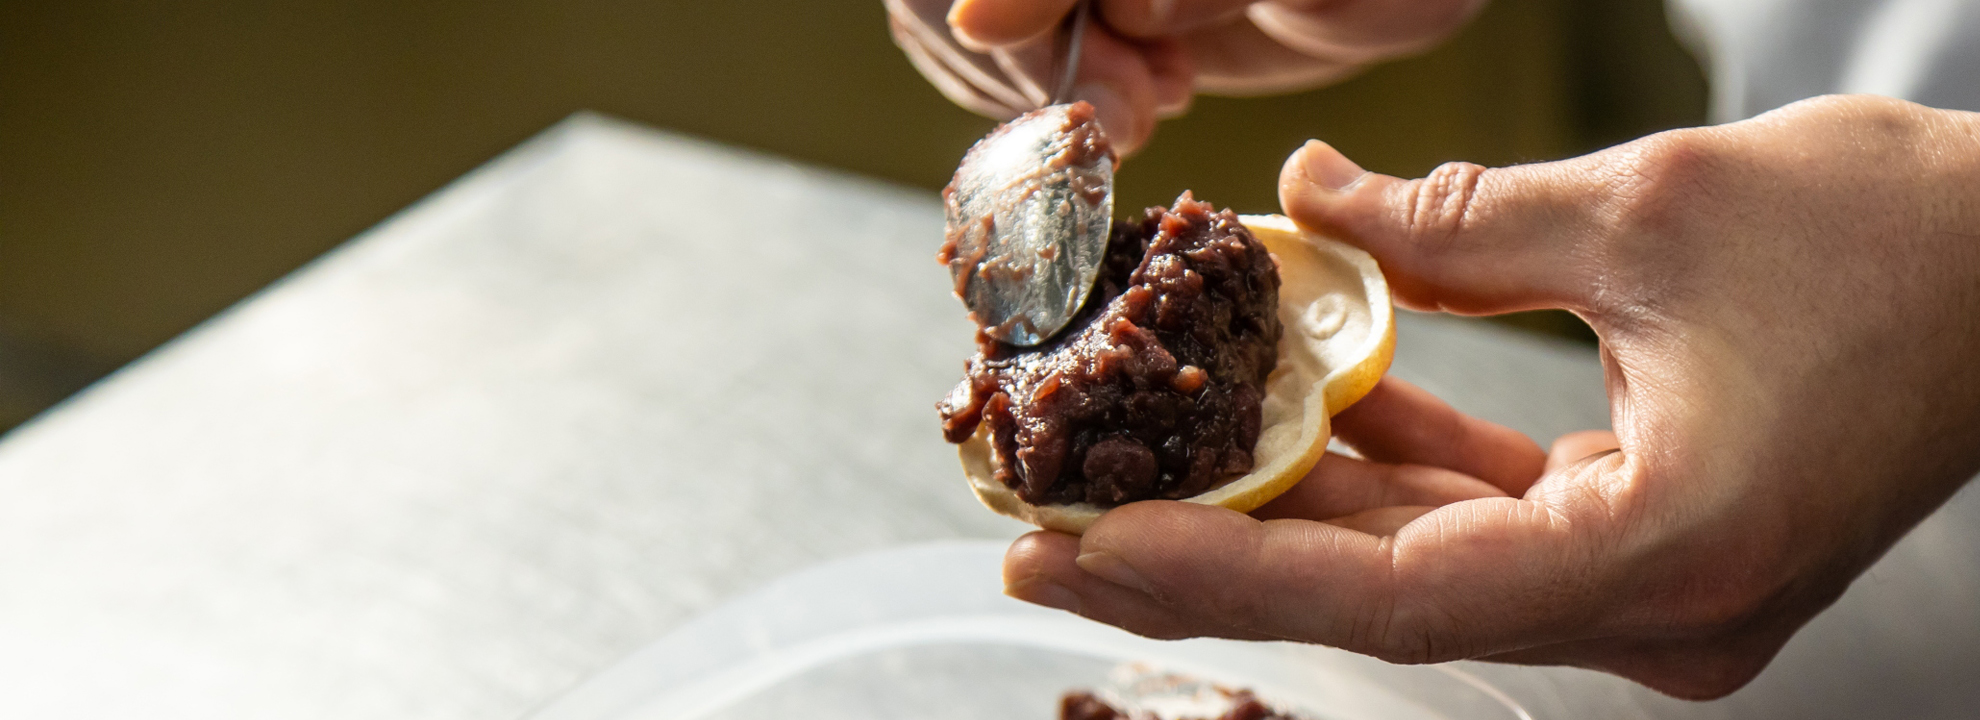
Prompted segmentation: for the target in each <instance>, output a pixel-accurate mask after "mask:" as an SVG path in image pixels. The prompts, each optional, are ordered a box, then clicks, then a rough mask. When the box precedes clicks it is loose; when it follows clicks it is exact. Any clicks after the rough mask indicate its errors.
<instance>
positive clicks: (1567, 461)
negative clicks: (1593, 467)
mask: <svg viewBox="0 0 1980 720" xmlns="http://www.w3.org/2000/svg"><path fill="white" fill-rule="evenodd" d="M1621 447H1622V442H1621V441H1620V440H1617V439H1616V434H1615V433H1614V432H1612V431H1609V430H1580V431H1577V432H1571V433H1568V434H1566V435H1562V436H1560V437H1559V438H1556V439H1555V440H1554V447H1553V448H1552V449H1551V450H1548V451H1547V472H1553V471H1554V470H1557V469H1559V468H1563V467H1567V466H1569V465H1573V464H1575V463H1577V462H1581V461H1582V460H1585V459H1588V458H1590V457H1592V456H1595V455H1600V454H1602V453H1607V452H1614V451H1616V450H1618V449H1620V448H1621Z"/></svg>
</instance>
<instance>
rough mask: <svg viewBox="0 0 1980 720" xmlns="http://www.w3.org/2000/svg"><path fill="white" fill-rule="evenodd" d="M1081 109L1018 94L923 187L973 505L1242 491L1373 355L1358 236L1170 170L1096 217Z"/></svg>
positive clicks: (1381, 315)
mask: <svg viewBox="0 0 1980 720" xmlns="http://www.w3.org/2000/svg"><path fill="white" fill-rule="evenodd" d="M1093 115H1094V113H1093V109H1092V108H1091V107H1090V106H1088V105H1085V104H1084V103H1075V104H1072V105H1066V106H1053V107H1050V108H1045V109H1042V110H1038V111H1035V112H1033V113H1029V114H1027V115H1024V116H1021V117H1020V118H1018V119H1017V120H1015V121H1013V122H1012V123H1009V124H1007V125H1005V126H1003V127H1001V128H999V129H998V130H996V131H993V132H992V133H990V135H988V136H986V137H985V138H984V139H983V141H981V142H979V143H977V145H976V146H975V147H972V148H971V149H970V151H969V153H968V154H967V155H965V156H964V162H963V164H962V166H961V167H959V168H958V169H957V172H956V176H955V179H954V180H953V181H952V182H951V183H950V186H949V187H948V189H946V190H945V191H944V193H943V197H944V200H945V204H946V205H947V219H948V227H947V229H946V232H945V240H944V243H943V245H942V249H941V251H940V252H939V253H937V259H938V260H939V261H941V262H942V263H943V264H945V265H947V266H948V267H949V271H950V275H951V277H952V279H953V280H954V282H955V293H956V296H957V297H958V298H959V299H961V300H963V304H964V306H965V307H968V308H969V309H970V317H971V319H973V320H974V321H976V324H977V351H976V355H975V356H974V357H972V358H971V359H970V360H969V362H968V364H967V366H966V372H965V376H964V378H963V380H962V382H961V383H960V384H958V385H957V386H956V388H955V390H954V391H952V392H951V393H950V394H949V395H948V397H947V398H946V399H944V400H943V401H942V402H941V403H939V404H938V409H939V410H940V412H941V418H942V430H943V434H944V435H945V436H946V437H947V438H948V440H949V441H950V442H952V443H957V444H959V445H961V454H962V460H963V468H964V474H965V475H966V476H968V478H969V480H970V486H971V488H972V489H973V490H974V491H975V492H976V495H977V497H978V498H979V499H981V500H982V501H983V502H984V504H985V505H988V506H989V507H990V508H991V509H992V510H995V511H997V512H1000V513H1003V514H1006V515H1010V516H1012V517H1016V518H1018V519H1021V520H1025V521H1027V522H1030V523H1033V524H1035V525H1038V526H1040V527H1044V528H1047V529H1052V530H1060V531H1064V532H1071V533H1079V532H1084V531H1085V529H1086V528H1087V526H1089V525H1091V524H1092V523H1093V522H1094V521H1095V520H1096V519H1098V518H1099V516H1100V514H1101V513H1104V512H1106V511H1107V510H1108V509H1111V508H1114V507H1118V506H1120V505H1124V504H1127V503H1132V502H1137V501H1141V500H1155V499H1164V500H1185V501H1190V502H1200V503H1207V504H1215V505H1220V506H1223V507H1227V508H1231V509H1234V510H1237V511H1239V512H1250V511H1251V510H1253V509H1256V508H1257V507H1258V506H1260V505H1262V504H1264V503H1265V502H1266V501H1269V500H1271V499H1272V498H1273V497H1276V496H1278V495H1279V494H1280V493H1283V492H1285V491H1286V490H1287V489H1288V488H1291V487H1292V486H1293V485H1294V484H1296V483H1297V482H1298V481H1299V479H1300V478H1301V477H1303V476H1304V475H1305V474H1306V472H1307V471H1308V470H1310V469H1311V468H1312V467H1313V464H1314V463H1315V462H1317V461H1318V460H1319V458H1320V455H1321V453H1322V452H1324V451H1325V448H1326V444H1327V438H1328V427H1327V417H1328V415H1329V414H1331V413H1335V412H1339V411H1340V410H1341V409H1343V408H1346V407H1347V406H1348V404H1350V403H1353V402H1354V401H1355V400H1357V399H1359V398H1360V397H1361V396H1362V395H1364V394H1366V393H1367V392H1368V391H1369V390H1371V389H1373V388H1374V385H1375V382H1376V381H1377V380H1379V379H1380V378H1381V376H1382V373H1383V372H1384V371H1386V370H1387V368H1388V364H1389V358H1390V353H1391V351H1392V349H1393V347H1394V334H1393V327H1392V317H1393V313H1392V311H1391V310H1390V308H1389V295H1388V286H1387V285H1386V284H1385V283H1384V282H1383V280H1382V274H1381V271H1380V270H1379V269H1377V268H1376V267H1375V261H1374V260H1373V259H1372V258H1370V257H1368V255H1367V254H1366V253H1362V252H1361V251H1359V250H1356V249H1354V248H1351V247H1348V246H1346V245H1342V244H1340V243H1338V242H1335V241H1333V240H1329V239H1327V238H1324V237H1321V236H1318V235H1315V234H1312V233H1308V232H1306V231H1304V230H1302V229H1300V228H1299V227H1297V226H1295V225H1293V223H1292V222H1291V221H1289V220H1287V219H1285V218H1283V217H1278V216H1239V215H1237V214H1235V213H1232V212H1231V211H1229V210H1220V209H1218V208H1216V207H1215V206H1213V205H1211V204H1209V203H1205V202H1199V201H1197V200H1196V199H1195V198H1194V197H1192V196H1191V194H1190V193H1188V192H1184V193H1183V194H1182V196H1181V197H1179V198H1177V199H1176V202H1175V204H1174V205H1172V206H1170V207H1166V208H1163V207H1155V208H1149V209H1148V210H1147V211H1146V212H1144V213H1143V214H1142V216H1141V217H1139V218H1134V219H1131V220H1123V221H1110V220H1109V219H1108V217H1107V213H1108V212H1110V210H1107V208H1111V207H1112V205H1113V203H1112V192H1111V178H1112V169H1113V165H1114V161H1115V158H1114V154H1113V151H1112V149H1111V147H1109V145H1108V143H1107V141H1106V135H1105V133H1104V132H1102V130H1101V128H1100V126H1099V123H1098V121H1097V120H1096V119H1095V118H1094V116H1093ZM1034 136H1035V137H1034ZM1040 158H1042V159H1043V161H1042V162H1039V159H1040ZM1103 241H1104V242H1103ZM1103 245H1104V247H1103Z"/></svg>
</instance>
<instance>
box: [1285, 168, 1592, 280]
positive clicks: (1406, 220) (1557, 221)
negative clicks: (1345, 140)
mask: <svg viewBox="0 0 1980 720" xmlns="http://www.w3.org/2000/svg"><path fill="white" fill-rule="evenodd" d="M1592 162H1593V161H1591V160H1589V159H1587V158H1577V159H1575V160H1568V161H1563V162H1557V163H1540V164H1534V165H1519V166H1514V167H1508V168H1484V167H1480V166H1477V165H1473V164H1470V163H1445V164H1444V165H1442V166H1440V167H1438V168H1437V169H1436V170H1433V171H1431V173H1430V174H1429V175H1428V176H1426V177H1424V178H1422V179H1420V180H1403V179H1400V178H1395V177H1390V176H1388V175H1381V174H1377V173H1371V172H1367V171H1364V170H1362V169H1361V168H1360V167H1359V166H1357V165H1355V164H1354V162H1353V161H1351V160H1348V159H1347V157H1345V156H1343V155H1341V154H1340V152H1339V151H1336V150H1335V149H1334V148H1333V147H1332V146H1329V145H1328V144H1326V143H1323V142H1320V141H1318V140H1311V141H1308V142H1307V143H1306V146H1305V147H1302V148H1300V149H1299V151H1297V152H1295V153H1293V154H1292V157H1290V158H1287V159H1286V165H1285V168H1284V169H1283V170H1281V171H1280V173H1279V204H1280V205H1281V206H1283V207H1284V208H1285V211H1286V215H1287V216H1289V217H1291V218H1292V219H1293V222H1296V223H1298V224H1299V225H1300V226H1302V227H1305V228H1309V229H1312V230H1317V231H1320V232H1323V233H1326V234H1329V235H1333V236H1335V237H1338V238H1339V239H1341V240H1342V241H1344V242H1347V243H1349V244H1352V245H1356V246H1358V247H1360V248H1362V249H1364V250H1367V251H1368V253H1369V254H1371V255H1374V256H1375V260H1376V261H1377V262H1379V263H1381V265H1382V270H1383V272H1384V273H1385V274H1386V275H1388V279H1389V283H1390V285H1391V287H1393V288H1394V290H1395V292H1396V297H1397V299H1398V300H1399V301H1401V302H1402V304H1404V305H1405V306H1409V307H1413V308H1416V309H1420V310H1445V311H1449V312H1457V313H1466V314H1493V313H1504V312H1514V311H1518V310H1532V309H1537V308H1550V307H1554V308H1567V309H1570V310H1586V309H1589V308H1588V305H1589V304H1590V301H1591V300H1592V299H1593V298H1594V295H1595V290H1596V286H1597V280H1598V273H1599V267H1598V265H1597V263H1596V260H1597V253H1596V252H1595V250H1596V241H1597V240H1600V239H1601V238H1603V237H1605V236H1606V223H1604V222H1603V218H1604V216H1605V213H1604V208H1605V206H1607V205H1608V204H1609V200H1608V198H1610V197H1611V196H1612V195H1613V193H1612V192H1610V191H1609V190H1608V189H1606V188H1605V187H1602V183H1601V181H1600V180H1599V178H1600V177H1602V175H1601V174H1600V173H1599V172H1592V171H1591V170H1593V168H1591V167H1590V165H1591V163H1592Z"/></svg>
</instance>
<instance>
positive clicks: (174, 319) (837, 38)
mask: <svg viewBox="0 0 1980 720" xmlns="http://www.w3.org/2000/svg"><path fill="white" fill-rule="evenodd" d="M1704 103H1705V88H1704V81H1703V79H1702V77H1701V75H1700V71H1699V69H1698V66H1697V64H1696V63H1695V62H1694V61H1693V60H1692V58H1691V57H1690V56H1689V55H1687V54H1686V53H1685V52H1684V50H1683V49H1682V48H1681V47H1679V45H1678V44H1677V43H1676V41H1675V40H1673V39H1672V36H1671V33H1670V30H1669V27H1668V25H1667V23H1666V21H1665V18H1664V15H1663V8H1662V5H1661V4H1660V3H1659V2H1658V0H1606V1H1604V2H1570V1H1569V0H1497V2H1495V3H1494V4H1493V5H1492V6H1491V7H1489V8H1488V9H1487V10H1486V11H1485V12H1484V13H1483V14H1482V15H1481V16H1480V17H1479V19H1478V21H1477V22H1475V23H1474V24H1473V25H1472V26H1471V27H1470V28H1469V29H1468V30H1467V31H1465V32H1464V33H1463V34H1462V35H1460V36H1459V37H1457V38H1456V39H1454V40H1453V41H1452V42H1450V43H1449V44H1447V45H1445V46H1443V47H1442V48H1440V49H1438V50H1436V51H1435V52H1432V53H1430V54H1427V55H1424V56H1421V57H1417V58H1413V59H1408V60H1403V61H1399V62H1394V63H1391V64H1388V65H1384V66H1381V67H1378V68H1375V69H1373V70H1370V71H1368V72H1366V73H1364V74H1362V75H1360V76H1358V77H1356V78H1353V79H1351V80H1348V81H1346V82H1344V83H1341V84H1339V85H1337V86H1334V87H1331V88H1326V89H1323V90H1318V91H1314V92H1310V93H1305V94H1300V95H1292V96H1284V97H1276V98H1270V99H1248V100H1233V99H1219V98H1205V99H1202V100H1201V101H1200V102H1199V103H1198V105H1197V106H1196V108H1195V109H1194V111H1192V112H1191V113H1190V115H1189V116H1187V117H1185V118H1182V119H1179V120H1175V121H1171V122H1168V123H1165V124H1164V125H1163V126H1162V127H1161V128H1160V130H1159V131H1158V132H1157V134H1156V137H1155V140H1154V142H1153V143H1152V144H1151V145H1149V147H1148V149H1147V151H1146V152H1145V153H1144V154H1143V155H1142V156H1140V157H1138V158H1136V159H1134V160H1133V161H1132V162H1131V164H1130V165H1128V166H1127V168H1126V169H1125V170H1124V171H1123V174H1122V176H1121V179H1120V202H1121V203H1122V205H1123V206H1126V207H1139V206H1143V205H1148V204H1157V203H1166V202H1167V201H1168V200H1170V199H1171V198H1173V197H1174V196H1175V195H1176V193H1177V192H1178V191H1180V190H1183V189H1193V190H1195V191H1196V193H1197V196H1198V197H1200V198H1203V199H1206V200H1211V201H1214V202H1217V203H1219V204H1223V205H1229V206H1232V207H1235V208H1237V209H1239V210H1242V211H1269V210H1272V209H1274V208H1275V205H1276V202H1275V200H1274V195H1273V183H1274V180H1275V178H1276V174H1277V171H1278V168H1279V165H1280V163H1281V161H1282V160H1283V159H1284V157H1285V155H1286V153H1288V152H1290V151H1291V150H1293V149H1294V148H1296V147H1298V146H1299V144H1300V143H1301V142H1303V141H1304V140H1305V139H1307V138H1311V137H1317V138H1321V139H1324V140H1327V141H1329V142H1332V143H1333V144H1335V145H1336V146H1337V147H1340V148H1341V149H1342V150H1343V151H1345V152H1346V153H1347V154H1348V155H1349V156H1351V157H1353V158H1355V159H1356V160H1357V161H1359V162H1360V163H1361V164H1362V165H1363V166H1365V167H1367V168H1369V169H1371V170H1377V171H1381V172H1385V173H1391V174H1397V175H1404V176H1413V175H1420V174H1422V173H1423V172H1425V171H1427V170H1429V169H1430V168H1431V167H1434V166H1435V165H1436V164H1437V163H1440V162H1443V161H1446V160H1454V159H1463V160H1470V161H1474V162H1480V163H1485V164H1492V165H1496V164H1508V163H1518V162H1528V161H1536V160H1546V159H1551V158H1558V157H1564V156H1569V155H1573V154H1579V153H1582V152H1586V151H1589V150H1592V149H1596V148H1600V147H1604V146H1607V145H1610V144H1613V143H1616V142H1619V141H1623V140H1627V139H1629V138H1632V137H1635V136H1638V135H1642V134H1645V133H1649V132H1653V131H1656V130H1661V129H1666V128H1671V127H1678V126H1685V125H1694V124H1698V123H1701V122H1703V118H1704ZM580 109H592V110H597V111H602V112H605V113H609V114H613V115H618V116H621V117H625V118H629V119H633V120H636V121H640V122H644V123H649V124H652V125H655V126H659V127H664V128H671V129H675V130H680V131H684V132H688V133H694V134H698V135H702V136H706V137H709V138H713V139H716V140H720V141H723V142H728V143H733V144H737V145H742V146H747V147H752V148H757V149H760V150H763V151H766V152H771V153H778V154H782V155H787V156H790V157H792V158H796V159H799V160H802V161H806V162H812V163H819V164H824V165H831V166H836V167H840V168H845V169H848V170H852V171H855V172H859V173H866V174H869V175H874V176H878V177H882V178H888V179H891V180H895V181H898V182H901V183H906V184H909V185H914V186H918V187H923V188H928V189H931V190H933V189H936V188H939V187H940V186H941V185H942V184H943V183H944V182H946V181H947V179H948V175H949V173H950V172H951V171H952V170H953V169H954V167H955V162H956V159H957V158H958V157H960V155H961V153H962V151H963V150H964V149H965V148H966V147H967V146H968V145H969V144H970V143H971V142H973V141H974V140H975V139H976V138H978V137H980V136H981V135H982V134H983V133H984V132H985V131H986V130H988V129H989V127H990V126H991V122H990V121H988V120H985V119H982V118H978V117H975V116H972V115H970V114H968V113H966V112H964V111H962V110H959V109H957V108H955V107H953V106H951V105H949V104H948V103H947V102H945V101H944V100H943V99H942V98H941V96H939V95H938V94H936V93H935V91H934V90H932V89H931V88H929V87H928V86H927V85H926V84H925V83H923V82H922V81H921V80H920V79H919V77H918V76H917V75H915V73H914V71H913V70H912V69H911V68H910V67H909V66H908V64H907V62H906V61H905V60H904V59H903V58H902V56H901V54H900V52H899V51H898V50H896V49H895V48H894V46H893V45H892V43H891V41H890V40H889V38H888V36H887V32H886V23H885V20H884V13H883V11H882V9H881V6H880V0H839V1H837V2H802V1H799V0H725V1H723V2H707V1H703V2H686V1H684V0H644V1H642V2H628V1H625V0H612V1H598V2H561V3H553V2H541V1H536V2H532V1H529V0H482V1H480V2H472V3H469V2H426V3H421V2H404V1H380V0H370V1H362V0H361V1H357V2H349V1H338V2H331V1H328V0H302V1H299V2H287V3H268V2H247V1H243V0H186V1H183V2H174V3H126V2H107V1H102V0H65V1H42V2H34V1H27V2H23V1H20V0H15V1H13V2H7V3H0V429H5V428H7V427H10V426H12V425H14V424H16V423H18V422H20V421H21V420H24V419H26V418H27V417H29V416H31V415H32V414H33V413H35V412H37V411H39V410H40V409H42V408H44V407H46V406H48V405H50V404H52V403H54V402H57V401H59V400H60V399H61V398H62V397H64V396H66V395H68V394H70V393H72V392H73V391H75V390H77V389H79V388H81V387H83V386H84V385H86V384H87V383H88V382H90V381H91V380H93V379H95V378H97V377H100V376H101V375H102V374H104V373H106V372H109V371H110V370H113V369H115V368H116V367H118V366H120V365H122V364H124V363H126V362H129V361H130V360H132V359H134V358H136V357H138V356H139V355H141V354H143V353H144V352H146V351H147V350H149V349H151V348H153V347H156V346H157V345H158V344H160V343H162V342H164V341H166V340H168V339H170V338H171V337H173V336H174V335H176V334H178V333H180V332H182V331H184V330H186V329H187V328H189V327H191V326H192V325H194V324H196V323H198V322H199V321H201V320H202V319H204V318H206V317H208V316H211V315H212V314H214V313H215V312H218V311H219V310H221V309H223V308H225V307H226V306H227V305H229V304H230V303H233V302H235V301H237V300H239V299H241V298H242V297H245V296H246V295H248V294H249V293H252V292H254V291H255V290H256V289H258V288H260V287H262V286H264V285H266V284H267V283H269V282H270V281H272V280H275V279H276V278H278V277H280V276H281V275H283V274H284V273H286V272H289V271H290V270H293V269H294V268H296V267H297V266H299V265H301V264H302V263H304V262H306V261H308V260H309V259H311V258H313V257H315V256H317V255H318V254H321V253H322V252H324V251H325V250H328V249H330V248H331V247H333V246H335V245H336V244H338V243H339V242H341V241H343V240H344V239H346V238H348V237H350V236H351V235H353V234H356V233H357V232H359V231H361V230H363V229H365V228H366V227H368V226H370V225H372V224H375V223H377V222H378V221H380V220H382V219H384V218H385V217H386V216H388V215H389V214H391V213H392V212H393V211H395V210H398V209H399V208H402V207H404V206H405V205H407V204H409V203H411V202H413V201H415V200H417V199H418V198H419V197H421V196H422V195H425V194H426V193H428V192H431V191H432V190H434V189H436V188H438V187H440V186H441V185H443V184H444V183H446V182H447V181H448V180H450V179H452V178H454V177H456V176H459V175H461V174H462V173H464V172H466V171H468V170H470V169H472V168H474V167H475V166H476V165H478V164H480V163H482V162H483V161H485V160H487V159H489V158H491V157H493V156H494V155H496V154H498V153H500V152H502V151H503V150H504V149H506V148H508V147H510V146H512V145H515V144H516V143H518V142H520V141H522V140H523V139H525V138H527V137H529V136H530V135H531V134H533V133H535V132H537V131H539V130H541V129H543V128H544V127H546V126H548V125H550V124H552V123H554V122H556V121H557V120H558V119H560V118H562V117H564V116H566V115H568V114H570V113H572V112H574V111H577V110H580ZM934 242H935V241H934V239H931V240H930V247H931V248H932V247H933V245H934ZM931 252H932V249H931ZM931 268H932V266H931ZM931 271H933V270H931ZM1507 322H1511V323H1513V324H1516V325H1520V326H1523V327H1528V328H1531V329H1535V330H1536V331H1541V332H1551V333H1555V334H1565V335H1568V336H1581V337H1587V335H1586V334H1585V333H1586V330H1585V328H1582V327H1579V326H1578V324H1577V323H1576V322H1575V321H1574V320H1573V318H1572V317H1570V316H1565V315H1564V314H1560V315H1554V314H1537V315H1526V316H1522V317H1517V318H1512V319H1510V320H1507Z"/></svg>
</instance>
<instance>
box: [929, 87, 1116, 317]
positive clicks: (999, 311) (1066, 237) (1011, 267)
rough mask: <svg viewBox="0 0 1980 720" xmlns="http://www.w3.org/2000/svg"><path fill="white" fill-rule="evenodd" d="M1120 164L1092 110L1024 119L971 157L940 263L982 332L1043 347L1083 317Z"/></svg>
mask: <svg viewBox="0 0 1980 720" xmlns="http://www.w3.org/2000/svg"><path fill="white" fill-rule="evenodd" d="M1115 161H1116V160H1115V156H1114V151H1113V148H1112V147H1111V146H1110V145H1109V144H1108V143H1107V137H1106V134H1105V133H1104V132H1102V130H1101V127H1100V123H1099V121H1098V120H1096V119H1094V116H1093V106H1091V105H1088V104H1086V103H1072V104H1067V105H1052V106H1049V107H1045V108H1042V109H1039V110H1034V111H1031V112H1029V113H1025V114H1024V115H1020V116H1018V117H1017V118H1016V119H1014V120H1012V121H1010V122H1008V123H1005V124H1004V125H1002V126H1000V127H998V128H997V129H996V130H993V131H991V133H990V134H989V135H988V136H986V137H984V138H983V139H982V140H981V141H978V142H977V143H976V145H975V146H973V147H971V148H970V149H969V152H968V153H967V154H965V155H964V156H963V161H962V164H961V165H960V166H958V167H957V168H956V175H955V179H954V180H953V181H952V182H950V184H949V188H948V190H947V191H945V192H944V193H943V194H944V199H945V204H946V206H947V215H948V233H947V234H948V237H947V238H946V241H945V242H944V244H943V246H942V255H941V257H942V260H943V262H945V263H947V264H948V266H949V272H950V274H951V276H952V277H953V278H954V279H955V283H956V295H957V296H958V297H960V298H962V300H963V303H964V304H965V305H967V306H968V307H969V309H970V314H971V315H972V316H974V319H975V320H976V324H977V326H978V327H981V328H983V332H985V333H986V334H988V335H990V336H991V337H993V338H996V339H997V340H999V341H1002V342H1005V343H1009V344H1012V345H1018V346H1031V345H1037V344H1038V343H1041V342H1044V341H1045V340H1046V339H1047V338H1050V337H1051V336H1053V335H1054V334H1056V333H1057V332H1058V331H1059V330H1061V329H1063V328H1064V327H1065V326H1066V323H1068V322H1069V321H1071V320H1072V317H1073V315H1074V314H1076V313H1078V312H1079V308H1080V306H1081V305H1082V304H1084V303H1085V302H1086V296H1087V294H1088V293H1090V292H1091V291H1092V289H1093V281H1094V278H1095V277H1096V276H1097V275H1098V274H1099V272H1100V263H1101V260H1102V259H1103V258H1104V256H1105V255H1106V250H1107V235H1108V232H1109V230H1110V229H1111V226H1112V218H1113V215H1114V165H1115Z"/></svg>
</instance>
